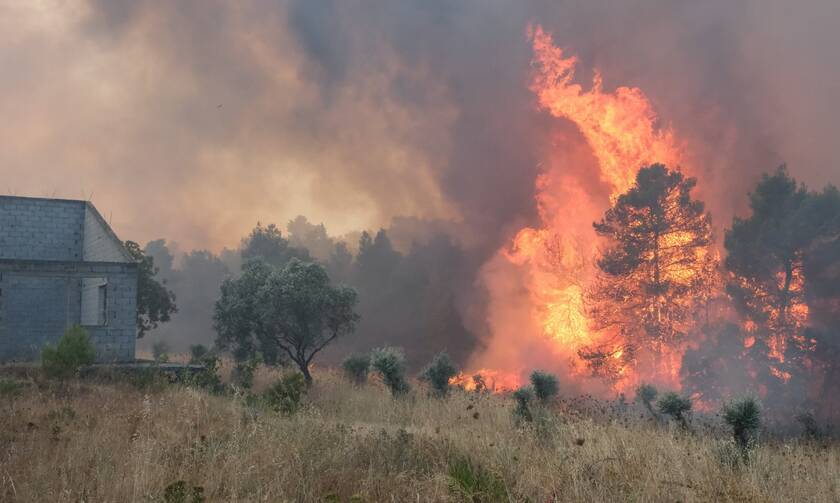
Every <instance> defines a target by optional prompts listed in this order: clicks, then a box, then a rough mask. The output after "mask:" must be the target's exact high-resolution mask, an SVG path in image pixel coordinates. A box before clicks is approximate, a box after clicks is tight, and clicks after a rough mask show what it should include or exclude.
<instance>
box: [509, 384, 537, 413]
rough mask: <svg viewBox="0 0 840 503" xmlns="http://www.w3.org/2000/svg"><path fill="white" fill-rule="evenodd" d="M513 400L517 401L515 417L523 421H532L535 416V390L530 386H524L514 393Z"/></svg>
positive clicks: (514, 410)
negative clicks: (532, 407)
mask: <svg viewBox="0 0 840 503" xmlns="http://www.w3.org/2000/svg"><path fill="white" fill-rule="evenodd" d="M513 399H514V400H516V407H515V408H514V409H513V415H514V417H515V418H516V419H517V420H521V421H528V422H530V421H532V420H533V419H534V415H533V414H532V413H531V402H532V401H533V400H534V390H533V389H532V388H531V387H530V386H523V387H521V388H519V389H518V390H516V391H514V392H513Z"/></svg>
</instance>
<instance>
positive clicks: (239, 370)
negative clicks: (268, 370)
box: [231, 357, 260, 389]
mask: <svg viewBox="0 0 840 503" xmlns="http://www.w3.org/2000/svg"><path fill="white" fill-rule="evenodd" d="M259 365H260V360H259V358H255V357H252V358H249V359H247V360H245V361H240V362H236V366H235V367H234V368H233V373H232V376H231V377H232V378H233V382H234V383H236V384H237V385H238V386H240V387H242V388H244V389H251V387H253V386H254V373H255V372H256V371H257V367H259Z"/></svg>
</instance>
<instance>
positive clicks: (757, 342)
mask: <svg viewBox="0 0 840 503" xmlns="http://www.w3.org/2000/svg"><path fill="white" fill-rule="evenodd" d="M750 208H751V210H752V214H751V215H750V217H749V218H744V219H742V218H735V220H734V221H733V223H732V228H731V229H729V230H727V232H726V239H725V242H724V245H725V247H726V250H727V252H728V255H727V258H726V262H725V265H726V269H727V270H728V272H729V275H728V278H727V285H726V287H727V292H728V293H729V295H730V296H731V297H732V299H733V301H734V304H735V307H736V309H737V311H738V313H739V314H740V315H741V317H742V319H743V330H744V331H745V333H746V334H745V335H746V341H745V342H746V344H747V345H748V346H751V347H757V348H760V349H761V350H762V351H761V352H762V353H763V354H762V355H760V356H761V360H763V363H764V364H765V365H766V366H768V368H769V372H768V374H769V375H770V376H772V377H771V378H770V379H767V380H766V381H765V383H764V384H765V385H768V386H773V387H776V388H777V389H776V391H780V390H781V388H780V386H781V385H782V384H784V383H789V381H790V379H791V378H792V377H794V376H795V377H796V378H797V379H798V380H800V381H801V382H800V384H803V385H804V384H806V379H807V375H808V372H809V371H810V369H814V368H815V366H814V363H815V360H816V359H817V358H819V355H820V354H821V353H824V352H825V351H823V350H827V349H828V348H829V347H831V346H834V345H836V343H833V341H834V338H832V337H828V338H826V337H824V335H825V334H826V333H832V332H833V331H834V330H836V329H832V328H831V327H832V326H833V323H831V322H829V323H827V324H824V325H823V327H824V328H826V329H827V330H820V329H818V330H814V329H813V328H812V327H811V325H813V322H814V320H812V319H811V318H813V316H811V313H810V310H811V309H810V308H811V306H814V307H817V306H823V307H824V306H829V307H828V309H827V311H828V312H834V311H836V305H837V304H838V302H837V301H836V298H837V297H835V294H834V290H835V289H834V288H833V287H829V288H824V286H825V285H828V284H833V281H831V280H829V281H827V282H826V281H823V278H825V279H828V278H831V277H832V274H831V271H832V270H834V271H836V270H837V268H838V267H840V256H838V255H837V254H836V251H837V250H838V249H840V246H839V245H838V243H840V196H838V193H837V190H836V189H835V188H833V187H827V188H826V189H825V190H824V191H823V192H821V193H818V192H811V191H809V190H808V189H807V188H806V187H805V186H803V185H797V183H796V180H794V179H793V178H791V177H790V175H788V173H787V170H786V169H785V167H784V166H782V167H780V168H779V169H778V170H776V172H775V173H773V174H772V175H768V174H765V175H764V176H763V177H762V179H761V181H760V182H759V183H758V185H757V186H756V188H755V190H754V192H753V193H752V194H750ZM834 277H836V273H835V276H834ZM826 293H827V294H828V295H824V294H826ZM831 299H834V300H833V301H832V300H831ZM832 305H833V306H834V307H831V306H832ZM817 310H818V311H819V310H820V309H819V308H818V309H817ZM818 343H819V344H821V345H822V346H823V347H822V348H821V349H820V348H817V345H818ZM815 350H817V351H815ZM835 365H836V364H835ZM789 384H792V383H789ZM786 388H787V389H792V388H793V386H790V385H788V386H786ZM792 395H796V393H793V394H792ZM792 398H797V399H799V398H801V396H798V397H797V396H792Z"/></svg>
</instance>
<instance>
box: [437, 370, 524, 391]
mask: <svg viewBox="0 0 840 503" xmlns="http://www.w3.org/2000/svg"><path fill="white" fill-rule="evenodd" d="M449 384H450V385H452V386H458V387H461V388H464V389H465V390H467V391H490V392H493V393H498V392H503V391H513V390H515V389H517V388H518V387H519V386H520V379H519V376H518V375H516V374H510V373H507V372H502V371H499V370H492V369H480V370H477V371H475V372H472V373H469V374H466V373H463V372H461V373H459V374H458V375H456V376H455V377H453V378H452V379H450V380H449Z"/></svg>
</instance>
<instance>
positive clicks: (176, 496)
mask: <svg viewBox="0 0 840 503" xmlns="http://www.w3.org/2000/svg"><path fill="white" fill-rule="evenodd" d="M163 501H164V503H203V502H204V488H203V487H201V486H192V487H190V485H189V484H187V483H186V482H185V481H183V480H178V481H175V482H173V483H171V484H169V485H168V486H166V489H164V490H163Z"/></svg>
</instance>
